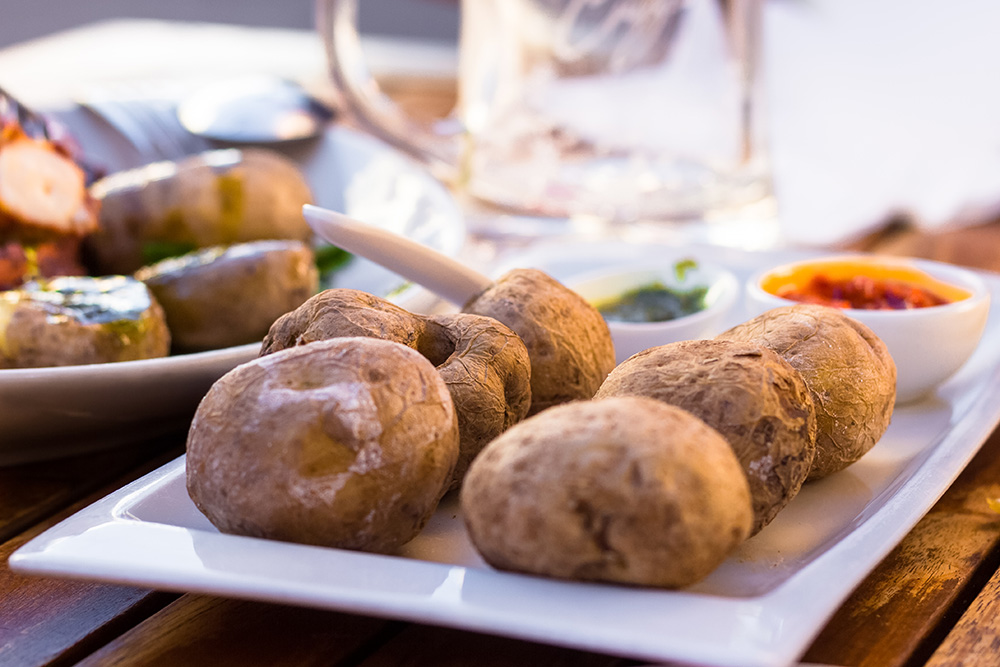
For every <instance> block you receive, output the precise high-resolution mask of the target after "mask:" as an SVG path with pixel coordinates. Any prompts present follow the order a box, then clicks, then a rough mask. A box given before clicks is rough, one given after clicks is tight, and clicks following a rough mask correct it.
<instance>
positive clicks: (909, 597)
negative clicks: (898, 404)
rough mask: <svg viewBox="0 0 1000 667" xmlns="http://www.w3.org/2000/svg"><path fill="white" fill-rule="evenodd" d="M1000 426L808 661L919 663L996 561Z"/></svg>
mask: <svg viewBox="0 0 1000 667" xmlns="http://www.w3.org/2000/svg"><path fill="white" fill-rule="evenodd" d="M998 480H1000V431H997V432H994V433H993V435H992V436H991V437H990V438H989V440H987V442H986V443H985V444H984V445H983V448H982V449H981V450H980V452H979V454H978V455H977V456H976V457H975V458H974V459H973V460H972V462H971V463H970V464H969V466H968V467H967V468H966V469H965V471H964V472H963V473H962V474H961V475H960V476H959V478H958V479H957V480H956V482H955V484H953V485H952V487H951V488H950V489H949V490H948V492H947V493H946V494H945V495H944V496H943V497H942V498H941V500H939V501H938V502H937V504H935V506H934V507H933V508H932V509H931V511H930V512H929V513H928V514H927V516H925V517H924V518H923V519H922V520H921V521H920V522H919V523H918V524H917V526H916V527H915V528H914V530H913V531H911V532H910V534H908V535H907V536H906V538H904V540H903V541H902V542H901V543H900V544H899V546H898V547H897V548H896V549H895V550H893V551H892V553H890V554H889V556H888V557H886V559H885V560H884V561H883V562H882V563H880V564H879V566H878V567H877V568H876V570H875V571H874V572H873V573H872V574H871V575H870V576H869V577H868V578H867V579H865V581H864V582H862V584H861V585H860V586H859V587H858V589H857V590H855V591H854V593H853V594H852V595H851V597H850V598H849V599H848V600H847V601H846V603H845V604H844V605H843V606H842V607H841V608H840V609H839V610H838V611H837V613H836V614H835V615H834V616H833V618H832V619H831V620H830V622H829V623H828V624H827V626H826V627H825V628H824V629H823V630H822V631H821V633H820V634H819V636H818V637H817V638H816V640H815V642H814V643H813V645H812V646H811V647H810V648H809V650H808V651H807V653H806V655H805V660H806V661H807V662H818V663H827V664H835V665H858V666H859V667H868V666H870V667H897V666H898V667H903V666H904V665H914V664H922V662H923V661H924V660H926V659H927V657H928V655H929V654H930V653H931V652H932V651H933V650H934V648H935V647H936V646H937V644H938V643H939V642H940V641H941V640H942V639H943V637H944V636H945V634H946V633H947V631H948V630H949V628H950V626H951V625H952V624H953V623H954V621H955V617H956V616H957V615H956V614H954V612H953V611H952V610H954V609H956V608H957V609H964V606H965V603H964V600H967V599H969V597H970V591H971V595H974V594H975V591H976V590H978V588H979V587H980V586H981V585H982V582H983V581H985V580H986V578H987V577H988V576H989V574H990V573H991V572H992V571H993V569H995V567H996V563H995V561H994V559H993V556H992V555H993V554H994V553H995V552H996V550H997V549H998V548H1000V521H998V518H997V514H996V512H995V511H994V510H993V509H992V508H991V506H990V503H989V499H992V498H997V497H998V496H1000V483H998Z"/></svg>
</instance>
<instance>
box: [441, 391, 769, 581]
mask: <svg viewBox="0 0 1000 667" xmlns="http://www.w3.org/2000/svg"><path fill="white" fill-rule="evenodd" d="M460 500H461V506H462V515H463V517H464V520H465V523H466V526H467V527H468V530H469V535H470V537H471V539H472V542H473V544H474V545H475V547H476V548H477V550H479V552H480V553H481V554H482V555H483V558H484V559H485V560H486V561H487V562H488V563H490V564H491V565H493V566H494V567H497V568H500V569H505V570H514V571H521V572H528V573H533V574H540V575H546V576H552V577H560V578H565V579H578V580H591V581H609V582H618V583H625V584H635V585H642V586H659V587H667V588H678V587H682V586H687V585H690V584H693V583H695V582H697V581H699V580H701V579H702V578H704V577H705V576H706V575H708V574H709V573H710V572H711V571H712V570H713V569H715V568H716V567H717V566H718V565H719V564H720V563H721V562H722V561H723V560H724V559H725V558H726V557H727V556H728V555H729V554H730V553H731V552H732V551H733V550H734V549H735V548H736V547H737V546H738V545H739V544H740V543H742V542H743V540H744V539H746V537H747V535H748V534H749V531H750V524H751V519H752V514H751V509H750V491H749V488H748V486H747V482H746V478H745V476H744V475H743V470H742V468H741V467H740V464H739V462H738V461H737V460H736V457H735V455H734V454H733V452H732V450H731V449H730V447H729V445H728V443H726V441H725V440H724V439H723V438H722V437H721V436H720V435H719V434H718V433H716V432H715V431H714V430H712V429H711V428H709V427H708V426H706V425H705V424H704V423H703V422H702V421H701V420H699V419H697V418H696V417H694V416H693V415H691V414H690V413H688V412H686V411H684V410H681V409H679V408H676V407H673V406H670V405H667V404H665V403H662V402H660V401H655V400H652V399H648V398H636V397H622V398H609V399H605V400H597V401H578V402H575V403H571V404H568V405H561V406H556V407H553V408H550V409H548V410H546V411H545V412H543V413H541V414H538V415H535V416H533V417H530V418H528V419H526V420H525V421H523V422H521V423H520V424H518V425H516V426H514V427H513V428H511V429H510V430H509V431H507V432H506V433H504V434H503V435H501V436H500V437H499V438H497V439H496V440H494V441H493V442H492V443H490V445H489V446H487V448H486V449H485V450H484V451H483V453H482V454H481V455H480V457H479V458H477V459H476V460H475V461H474V462H473V464H472V468H471V469H470V470H469V474H468V476H467V477H466V481H465V484H464V485H463V487H462V490H461V496H460Z"/></svg>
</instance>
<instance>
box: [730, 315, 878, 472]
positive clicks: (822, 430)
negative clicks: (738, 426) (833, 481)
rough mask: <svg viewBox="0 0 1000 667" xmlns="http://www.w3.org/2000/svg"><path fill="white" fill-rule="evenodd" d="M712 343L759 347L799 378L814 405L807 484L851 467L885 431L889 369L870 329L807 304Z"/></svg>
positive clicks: (752, 323) (763, 317)
mask: <svg viewBox="0 0 1000 667" xmlns="http://www.w3.org/2000/svg"><path fill="white" fill-rule="evenodd" d="M719 338H720V339H726V340H739V341H749V342H754V343H758V344H760V345H763V346H765V347H767V348H769V349H771V350H774V351H775V352H777V353H778V354H779V355H781V356H782V357H783V358H784V359H785V360H786V361H787V362H788V363H789V364H791V365H792V366H793V367H794V368H795V369H796V370H798V371H799V373H801V374H802V377H803V378H804V379H805V381H806V385H807V386H808V387H809V391H810V392H811V393H812V397H813V401H814V403H815V405H816V425H817V431H816V457H815V459H814V460H813V464H812V470H811V471H810V473H809V479H810V480H812V479H819V478H821V477H825V476H826V475H829V474H831V473H834V472H837V471H838V470H843V469H844V468H846V467H847V466H848V465H850V464H851V463H854V462H855V461H857V460H858V459H860V458H861V457H862V456H863V455H864V454H865V453H866V452H868V450H870V449H871V448H872V447H874V446H875V443H876V442H878V441H879V439H880V438H881V437H882V435H883V434H884V433H885V431H886V429H887V428H889V421H890V420H891V418H892V410H893V405H894V404H895V402H896V364H895V363H894V362H893V360H892V357H891V356H890V355H889V350H888V349H887V348H886V346H885V343H883V342H882V340H881V339H880V338H879V337H878V336H877V335H875V333H874V332H872V330H871V329H869V328H868V327H867V326H865V325H864V324H862V323H861V322H858V321H857V320H854V319H852V318H850V317H848V316H847V315H845V314H844V313H843V312H842V311H840V310H837V309H836V308H826V307H823V306H814V305H806V304H800V305H794V306H787V307H783V308H776V309H774V310H770V311H768V312H766V313H764V314H762V315H760V316H758V317H755V318H754V319H752V320H750V321H748V322H744V323H743V324H740V325H737V326H736V327H733V328H732V329H730V330H729V331H726V332H724V333H722V334H720V335H719Z"/></svg>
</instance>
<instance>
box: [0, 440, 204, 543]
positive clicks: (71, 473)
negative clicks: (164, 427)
mask: <svg viewBox="0 0 1000 667" xmlns="http://www.w3.org/2000/svg"><path fill="white" fill-rule="evenodd" d="M183 443H184V436H183V435H178V434H173V435H169V436H165V437H161V438H157V439H155V440H153V441H151V442H148V443H139V444H132V445H124V446H121V447H116V448H114V449H108V450H104V451H97V452H90V453H87V454H82V455H80V456H73V457H69V458H62V459H56V460H52V461H40V462H36V463H26V464H22V465H16V466H6V467H0V542H3V541H6V540H9V539H11V538H12V537H13V536H15V535H17V534H18V533H20V532H21V531H23V530H25V529H27V528H28V527H30V526H33V525H35V524H36V523H38V522H39V521H41V520H42V519H44V518H46V517H48V516H51V515H52V514H54V513H55V512H58V511H59V510H61V509H63V508H65V507H66V506H67V505H69V504H70V503H73V502H75V501H77V500H79V499H80V498H82V497H83V496H85V495H87V494H88V493H90V492H92V491H94V489H97V488H100V487H102V486H104V485H105V484H107V483H108V482H109V481H111V480H114V479H117V478H118V477H120V476H121V475H123V474H126V473H127V472H128V471H129V470H131V469H133V468H135V467H137V466H140V465H141V464H142V463H143V462H144V461H147V460H149V459H150V458H152V457H154V456H157V455H158V454H160V453H161V452H164V451H166V450H169V449H171V448H173V449H174V451H175V455H176V454H178V453H180V452H181V451H183V449H182V448H183Z"/></svg>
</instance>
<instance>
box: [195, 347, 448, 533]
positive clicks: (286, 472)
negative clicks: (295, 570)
mask: <svg viewBox="0 0 1000 667" xmlns="http://www.w3.org/2000/svg"><path fill="white" fill-rule="evenodd" d="M457 456H458V423H457V421H456V418H455V410H454V407H453V405H452V402H451V398H450V396H449V395H448V389H447V387H445V385H444V382H443V381H442V380H441V378H440V377H439V376H438V374H437V372H436V371H435V370H434V367H433V366H431V364H430V363H429V362H428V361H427V360H426V359H424V358H423V357H422V356H421V355H420V354H419V353H417V352H415V351H414V350H411V349H409V348H407V347H405V346H403V345H400V344H398V343H392V342H389V341H383V340H375V339H371V338H343V339H337V340H329V341H321V342H317V343H315V344H313V345H307V346H303V347H297V348H294V349H290V350H285V351H283V352H281V353H278V354H273V355H269V356H267V357H262V358H258V359H255V360H253V361H251V362H249V363H246V364H243V365H242V366H239V367H237V368H236V369H234V370H233V371H231V372H229V373H228V374H226V375H225V376H223V377H222V378H221V379H219V380H218V381H217V382H216V383H215V384H214V385H213V386H212V388H211V389H210V390H209V392H208V394H207V395H206V396H205V398H204V399H203V400H202V402H201V404H200V405H199V407H198V410H197V412H196V414H195V417H194V420H193V421H192V423H191V429H190V432H189V434H188V441H187V488H188V493H189V495H190V496H191V499H192V500H193V501H194V503H195V505H197V507H198V509H200V510H201V511H202V512H203V513H204V514H205V516H206V517H208V519H209V520H210V521H211V522H212V523H213V524H214V525H215V526H216V527H217V528H219V530H221V531H223V532H226V533H235V534H238V535H250V536H254V537H264V538H270V539H276V540H285V541H291V542H300V543H304V544H316V545H321V546H328V547H339V548H344V549H357V550H362V551H374V552H383V553H389V552H393V551H395V550H396V549H398V547H400V546H401V545H403V544H405V543H406V542H408V541H409V540H410V539H412V538H413V537H414V536H416V535H417V533H418V532H419V531H420V530H421V529H422V528H423V527H424V525H425V524H426V522H427V520H428V519H429V518H430V516H431V515H432V514H433V512H434V510H435V509H436V508H437V504H438V502H439V501H440V499H441V497H442V495H443V494H444V493H445V490H446V489H447V486H448V482H449V480H450V479H451V474H452V469H453V467H454V465H455V460H456V458H457Z"/></svg>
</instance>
